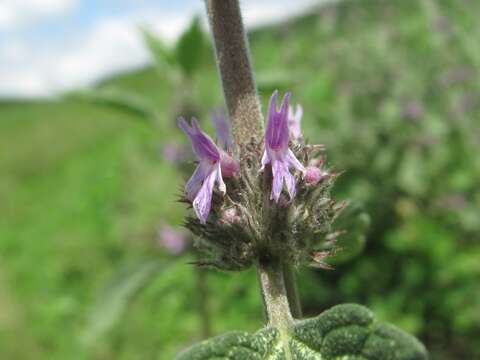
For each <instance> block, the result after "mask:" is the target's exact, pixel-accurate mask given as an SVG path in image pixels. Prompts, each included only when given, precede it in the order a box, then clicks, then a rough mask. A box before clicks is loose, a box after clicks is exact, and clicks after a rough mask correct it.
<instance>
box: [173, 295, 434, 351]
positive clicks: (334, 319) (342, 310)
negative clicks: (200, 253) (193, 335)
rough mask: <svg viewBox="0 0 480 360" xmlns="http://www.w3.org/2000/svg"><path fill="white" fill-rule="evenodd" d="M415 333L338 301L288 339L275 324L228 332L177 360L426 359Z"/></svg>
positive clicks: (304, 322)
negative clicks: (259, 328)
mask: <svg viewBox="0 0 480 360" xmlns="http://www.w3.org/2000/svg"><path fill="white" fill-rule="evenodd" d="M427 358H428V355H427V352H426V350H425V348H424V347H423V345H422V344H421V343H420V342H419V341H418V340H417V339H415V338H414V337H413V336H411V335H409V334H407V333H405V332H403V331H402V330H400V329H398V328H396V327H394V326H393V325H390V324H387V323H383V322H380V321H378V320H377V319H375V317H374V315H373V314H372V312H371V311H370V310H368V309H367V308H365V307H363V306H360V305H356V304H344V305H337V306H334V307H333V308H331V309H330V310H327V311H325V312H324V313H322V314H321V315H319V316H318V317H316V318H312V319H307V320H302V321H298V322H296V323H295V325H294V327H293V329H292V330H291V331H290V334H289V336H288V337H287V338H285V337H281V336H280V332H279V331H278V329H276V328H265V329H262V330H260V331H258V332H256V333H254V334H249V333H246V332H232V333H228V334H225V335H222V336H219V337H216V338H213V339H210V340H206V341H204V342H201V343H199V344H197V345H194V346H192V347H191V348H190V349H187V350H186V351H185V352H183V353H182V354H180V355H179V356H178V357H177V360H243V359H245V360H247V359H249V360H267V359H269V360H283V359H285V360H300V359H301V360H313V359H315V360H340V359H342V360H424V359H427Z"/></svg>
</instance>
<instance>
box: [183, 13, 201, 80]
mask: <svg viewBox="0 0 480 360" xmlns="http://www.w3.org/2000/svg"><path fill="white" fill-rule="evenodd" d="M203 48H204V38H203V32H202V29H201V27H200V20H199V19H198V18H197V17H195V18H194V19H193V21H192V23H191V25H190V27H189V28H188V29H187V30H186V31H185V32H184V33H183V34H182V36H180V39H178V42H177V46H176V55H177V62H178V64H179V65H180V67H181V68H182V70H183V72H184V73H185V74H186V75H187V76H191V75H192V74H193V73H194V72H195V70H196V69H197V68H198V66H199V65H200V63H201V60H202V53H203Z"/></svg>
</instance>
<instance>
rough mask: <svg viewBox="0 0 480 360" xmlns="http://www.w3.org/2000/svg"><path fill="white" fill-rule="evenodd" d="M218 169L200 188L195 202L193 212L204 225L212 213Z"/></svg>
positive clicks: (215, 169)
mask: <svg viewBox="0 0 480 360" xmlns="http://www.w3.org/2000/svg"><path fill="white" fill-rule="evenodd" d="M218 169H219V168H218V167H215V168H214V170H213V171H212V172H211V173H210V174H209V175H208V176H207V178H206V179H205V181H204V182H203V185H202V187H201V188H200V191H199V192H198V194H197V196H196V197H195V199H194V200H193V204H192V205H193V210H194V211H195V214H196V215H197V217H198V219H199V220H200V222H201V223H202V224H205V223H206V222H207V218H208V214H209V213H210V208H211V206H212V193H213V185H214V184H215V180H216V179H217V176H218V175H217V173H218V171H219V170H218Z"/></svg>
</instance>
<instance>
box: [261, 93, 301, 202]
mask: <svg viewBox="0 0 480 360" xmlns="http://www.w3.org/2000/svg"><path fill="white" fill-rule="evenodd" d="M277 97H278V91H275V92H274V93H273V95H272V97H271V99H270V106H269V111H268V123H267V129H266V131H265V151H264V153H263V156H262V168H261V170H263V169H264V168H265V165H267V164H270V165H271V166H272V175H273V184H272V193H271V195H270V199H273V200H274V201H275V202H277V203H278V200H279V198H280V194H281V192H282V189H283V183H285V185H286V187H287V191H288V194H289V195H290V199H292V198H293V197H294V196H295V192H296V188H295V186H296V184H295V183H296V180H295V176H294V175H293V174H292V173H290V168H292V167H293V168H295V169H297V170H299V171H301V172H304V171H305V167H304V166H303V165H302V164H301V163H300V161H298V159H297V158H296V157H295V155H294V154H293V152H292V150H290V148H289V147H288V142H289V129H288V108H289V98H290V93H286V94H285V97H284V98H283V102H282V105H281V107H280V111H277Z"/></svg>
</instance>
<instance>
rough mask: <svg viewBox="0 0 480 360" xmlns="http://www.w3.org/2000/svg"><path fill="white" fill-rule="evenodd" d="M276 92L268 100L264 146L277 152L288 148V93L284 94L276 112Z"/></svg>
mask: <svg viewBox="0 0 480 360" xmlns="http://www.w3.org/2000/svg"><path fill="white" fill-rule="evenodd" d="M277 97H278V91H275V92H274V93H273V95H272V97H271V99H270V107H269V112H268V123H267V130H266V131H265V146H266V147H269V148H270V149H273V150H279V149H283V148H286V147H287V146H288V140H289V131H288V119H287V117H288V107H289V105H288V104H289V99H290V93H286V94H285V96H284V98H283V102H282V105H281V107H280V111H279V112H277V109H276V107H277Z"/></svg>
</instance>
